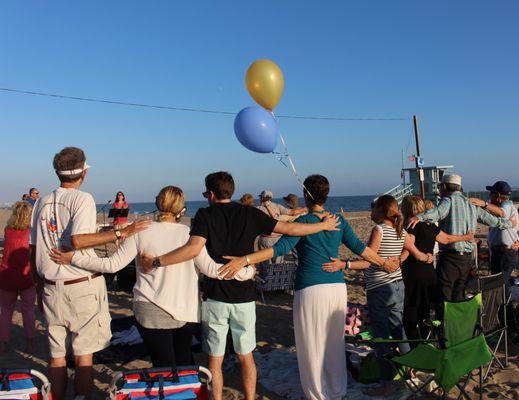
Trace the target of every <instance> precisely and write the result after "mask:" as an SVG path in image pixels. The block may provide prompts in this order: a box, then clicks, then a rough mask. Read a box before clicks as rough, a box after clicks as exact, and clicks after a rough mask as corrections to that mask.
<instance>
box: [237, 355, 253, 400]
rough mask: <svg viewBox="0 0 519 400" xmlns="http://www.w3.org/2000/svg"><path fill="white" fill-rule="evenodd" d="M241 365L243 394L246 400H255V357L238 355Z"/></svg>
mask: <svg viewBox="0 0 519 400" xmlns="http://www.w3.org/2000/svg"><path fill="white" fill-rule="evenodd" d="M238 358H239V359H240V364H241V380H242V384H243V393H244V394H245V400H254V399H255V397H256V380H257V372H256V363H255V362H254V356H253V355H252V353H249V354H238Z"/></svg>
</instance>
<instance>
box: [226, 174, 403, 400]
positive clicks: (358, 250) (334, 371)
mask: <svg viewBox="0 0 519 400" xmlns="http://www.w3.org/2000/svg"><path fill="white" fill-rule="evenodd" d="M304 187H305V189H306V190H305V193H304V198H305V203H306V206H307V207H308V210H309V214H307V215H305V216H302V217H299V218H298V219H297V222H304V223H308V224H314V223H318V222H321V219H322V218H324V217H325V216H327V215H329V213H328V212H327V211H326V210H325V208H324V204H325V202H326V200H327V198H328V193H329V191H330V185H329V183H328V180H327V179H326V177H324V176H322V175H311V176H309V177H308V178H306V179H305V181H304ZM340 220H341V224H340V227H339V228H338V230H337V231H330V232H321V233H317V234H313V235H308V236H304V237H303V236H301V237H287V236H283V237H282V238H281V239H280V240H279V241H278V242H277V243H276V244H275V245H274V247H273V248H269V249H265V250H261V251H258V252H256V253H253V254H249V255H247V256H244V257H237V258H233V259H232V260H231V261H230V262H229V263H228V264H226V265H225V266H224V267H222V269H221V270H220V275H222V276H225V277H227V278H230V277H232V276H234V274H235V273H236V272H237V271H239V270H240V269H241V268H243V267H244V266H246V265H250V264H256V263H258V262H261V261H265V260H268V259H270V258H272V257H277V256H281V255H284V254H286V253H288V252H289V251H290V250H291V249H292V248H294V247H295V248H296V249H297V253H298V268H297V272H296V283H295V294H294V307H293V318H294V335H295V339H296V348H297V362H298V365H299V376H300V380H301V386H302V388H303V391H304V393H305V396H306V398H307V399H315V400H324V399H330V400H331V399H340V398H342V397H343V396H345V395H346V388H347V381H346V379H347V372H346V357H345V349H344V323H345V321H346V304H347V296H346V295H347V293H346V284H345V282H344V273H343V270H344V268H345V267H346V263H345V262H344V261H341V260H339V258H338V255H339V246H340V244H341V243H344V244H345V245H346V246H347V247H348V248H349V249H350V250H352V251H353V252H354V253H355V254H358V255H360V256H361V257H362V258H364V259H365V260H367V261H369V262H371V263H373V264H375V265H379V266H380V267H381V268H383V269H385V270H386V271H388V272H392V271H394V270H395V269H397V268H399V261H398V260H395V259H386V260H384V259H382V258H381V257H379V256H378V255H377V254H376V253H375V252H374V251H372V250H371V249H370V248H369V247H366V246H365V245H364V243H362V242H361V241H360V240H359V239H358V238H357V236H356V235H355V233H354V232H353V230H352V229H351V226H350V224H348V222H347V221H346V219H344V217H343V216H340Z"/></svg>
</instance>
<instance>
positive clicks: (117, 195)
mask: <svg viewBox="0 0 519 400" xmlns="http://www.w3.org/2000/svg"><path fill="white" fill-rule="evenodd" d="M120 194H122V195H123V201H126V196H125V195H124V193H123V192H117V193H116V194H115V202H116V203H117V202H118V201H119V199H118V197H119V195H120Z"/></svg>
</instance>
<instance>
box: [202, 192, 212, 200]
mask: <svg viewBox="0 0 519 400" xmlns="http://www.w3.org/2000/svg"><path fill="white" fill-rule="evenodd" d="M202 196H204V197H205V198H206V199H208V198H209V196H211V191H210V190H206V191H205V192H204V193H202Z"/></svg>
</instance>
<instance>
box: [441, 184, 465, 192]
mask: <svg viewBox="0 0 519 400" xmlns="http://www.w3.org/2000/svg"><path fill="white" fill-rule="evenodd" d="M444 185H445V190H446V191H447V192H448V193H454V192H461V191H462V190H463V188H462V187H461V186H460V185H456V184H455V183H444Z"/></svg>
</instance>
